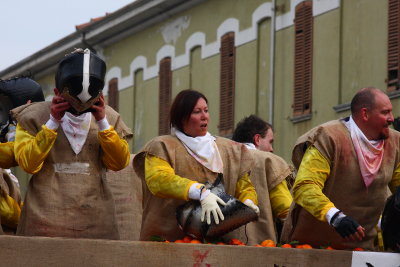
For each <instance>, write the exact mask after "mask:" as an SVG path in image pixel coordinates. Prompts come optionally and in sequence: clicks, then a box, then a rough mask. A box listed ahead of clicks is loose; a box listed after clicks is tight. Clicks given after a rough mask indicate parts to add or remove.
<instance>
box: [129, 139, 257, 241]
mask: <svg viewBox="0 0 400 267" xmlns="http://www.w3.org/2000/svg"><path fill="white" fill-rule="evenodd" d="M216 144H217V146H218V149H219V152H220V154H221V158H222V161H223V164H224V171H223V176H224V185H225V190H226V192H227V193H228V194H230V195H235V187H236V183H237V181H238V179H239V178H241V177H242V176H243V175H244V174H246V173H248V172H249V171H250V169H251V167H252V164H253V159H252V156H251V154H250V152H249V151H248V150H247V148H246V147H245V146H244V145H242V144H239V143H236V142H234V141H231V140H229V139H226V138H222V137H217V139H216ZM146 154H150V155H153V156H156V157H159V158H161V159H163V160H165V161H167V162H168V163H169V164H170V165H171V166H172V168H173V169H174V170H175V174H177V175H179V176H181V177H185V178H188V179H191V180H195V181H198V182H200V183H205V182H207V181H208V182H210V183H213V182H214V181H215V179H216V178H217V173H214V172H211V171H210V170H208V169H207V168H206V167H204V166H203V165H201V164H200V163H198V162H197V161H196V160H195V159H194V158H193V157H192V156H191V155H190V154H189V153H188V152H187V150H186V148H185V147H184V146H183V144H182V143H181V142H180V141H179V139H178V138H176V137H173V136H170V135H166V136H160V137H156V138H154V139H153V140H151V141H150V142H149V143H147V144H146V145H145V147H144V149H143V151H142V152H140V153H138V154H137V155H136V157H135V159H134V168H135V171H136V172H137V173H138V175H139V177H140V178H141V179H142V180H143V218H142V229H141V233H140V240H150V238H151V236H160V237H163V238H166V239H168V240H177V239H181V238H183V237H184V233H183V232H182V230H180V229H179V227H178V224H177V220H176V208H177V207H178V206H179V205H182V204H184V203H185V201H183V200H176V199H166V198H160V197H156V196H154V195H153V194H152V193H151V192H150V191H149V189H148V188H147V185H146V181H145V180H144V158H145V156H146Z"/></svg>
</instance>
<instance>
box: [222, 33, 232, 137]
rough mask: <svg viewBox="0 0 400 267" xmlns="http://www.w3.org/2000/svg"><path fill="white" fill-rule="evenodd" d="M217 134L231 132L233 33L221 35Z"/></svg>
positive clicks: (225, 134)
mask: <svg viewBox="0 0 400 267" xmlns="http://www.w3.org/2000/svg"><path fill="white" fill-rule="evenodd" d="M220 53H221V73H220V110H219V135H221V136H227V135H230V134H232V132H233V127H234V111H235V105H234V104H235V53H236V50H235V33H234V32H229V33H227V34H225V35H223V36H222V37H221V50H220Z"/></svg>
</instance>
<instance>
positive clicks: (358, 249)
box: [353, 248, 364, 251]
mask: <svg viewBox="0 0 400 267" xmlns="http://www.w3.org/2000/svg"><path fill="white" fill-rule="evenodd" d="M353 251H364V249H363V248H354V249H353Z"/></svg>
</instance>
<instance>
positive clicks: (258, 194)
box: [0, 49, 400, 250]
mask: <svg viewBox="0 0 400 267" xmlns="http://www.w3.org/2000/svg"><path fill="white" fill-rule="evenodd" d="M105 73H106V65H105V62H104V61H103V60H102V59H100V58H99V57H98V56H97V55H95V54H93V53H92V52H91V51H90V50H88V49H86V50H82V49H78V50H76V51H74V52H73V53H71V54H68V55H66V56H65V57H64V58H62V59H61V61H60V62H59V64H58V68H57V72H56V75H55V84H56V88H55V89H54V97H53V99H52V101H51V102H44V101H34V102H32V101H28V103H27V104H24V105H20V106H14V107H13V109H12V110H11V118H13V120H15V121H16V122H17V124H16V132H15V141H6V142H4V143H1V144H0V150H1V151H2V152H1V154H0V167H1V168H2V172H1V174H2V176H1V178H0V215H1V217H0V218H1V225H2V227H3V228H2V231H4V232H8V233H12V232H15V233H16V234H17V235H24V236H49V237H53V236H54V237H55V236H57V237H70V238H103V239H121V233H120V229H121V225H120V224H118V222H117V216H116V214H117V210H118V207H117V208H116V204H115V203H116V202H115V199H114V198H115V193H114V194H113V190H112V181H110V179H106V177H107V172H109V171H110V170H111V171H114V172H115V171H120V170H123V169H124V168H126V167H127V166H128V165H129V166H128V168H133V169H134V171H130V172H126V173H129V175H131V178H130V179H131V180H135V181H136V182H133V183H129V185H130V186H132V187H133V186H138V187H141V190H140V192H141V194H142V196H141V197H140V198H139V200H138V201H137V202H139V201H140V202H141V203H136V205H138V206H140V207H141V209H140V210H135V212H136V213H140V214H136V215H137V216H138V217H140V218H141V225H140V227H138V228H139V229H138V231H140V234H139V235H138V236H137V238H138V239H139V240H145V241H147V240H150V239H151V238H152V237H154V236H160V237H162V238H164V239H167V240H176V239H182V238H183V237H184V236H185V235H186V234H187V233H186V232H185V231H184V230H183V229H181V228H179V226H178V224H177V219H176V210H177V208H178V207H179V206H181V205H183V204H185V203H187V202H188V201H195V202H198V203H199V204H200V206H201V222H202V223H203V224H204V225H209V226H210V225H218V224H222V223H224V220H225V219H226V218H225V217H226V216H227V214H224V213H223V210H224V207H225V206H227V205H229V203H227V202H226V201H224V200H223V199H222V198H221V197H220V196H219V195H218V194H216V193H213V192H212V190H210V187H209V186H208V185H210V184H213V183H214V182H215V181H216V179H217V177H223V186H224V189H225V192H226V193H227V194H229V195H231V196H233V197H235V198H236V199H237V200H239V201H240V202H242V203H243V204H244V205H245V206H244V207H247V208H248V209H250V210H251V211H252V212H254V213H255V214H257V217H258V219H257V220H256V221H254V222H250V223H248V224H247V225H246V227H245V228H243V227H242V228H239V229H238V231H235V232H233V233H234V234H237V236H236V237H237V238H239V239H243V236H242V235H243V233H244V234H245V235H246V240H247V241H248V244H258V243H260V242H261V241H262V240H265V239H271V240H273V241H275V242H290V241H298V242H300V243H307V244H311V245H313V246H316V247H317V246H324V245H328V244H329V245H330V246H332V247H334V248H337V249H353V248H355V247H362V248H364V249H367V250H377V231H379V224H380V216H381V214H382V211H383V208H384V206H385V202H386V199H387V197H388V196H389V195H390V193H389V191H388V188H390V190H391V192H392V193H394V194H395V192H396V190H397V188H398V187H399V185H400V167H399V166H400V165H399V162H400V153H399V152H400V151H399V149H400V147H399V146H400V133H398V132H397V131H395V130H392V129H390V125H391V124H392V122H393V114H392V104H391V102H390V100H389V98H388V96H387V95H386V94H385V93H384V92H382V91H381V90H379V89H377V88H363V89H361V90H360V91H358V92H357V93H356V94H355V96H354V97H353V99H352V102H351V115H350V116H349V117H347V118H344V119H339V120H334V121H329V122H327V123H324V124H322V125H319V126H317V127H315V128H313V129H311V130H310V131H308V132H307V133H305V134H304V135H302V136H301V137H299V138H298V140H297V141H296V144H295V146H294V149H293V153H292V161H293V164H294V167H292V166H291V165H290V164H288V163H287V162H286V161H285V160H284V159H282V158H281V157H279V156H278V155H276V154H274V153H273V140H274V134H273V128H272V125H270V124H269V123H267V122H265V121H264V120H262V119H261V118H259V117H257V116H255V115H250V116H248V117H246V118H244V119H242V120H241V121H240V122H239V123H238V124H237V125H236V128H235V130H234V132H233V136H232V139H228V138H224V137H219V136H214V135H212V134H211V133H209V131H208V127H209V119H210V115H209V110H208V100H207V97H206V96H205V95H203V94H202V93H201V92H199V91H196V90H192V89H187V90H183V91H181V92H179V93H178V94H177V95H176V97H175V99H174V101H173V103H172V105H171V109H170V125H171V133H170V134H169V135H164V136H157V137H155V138H153V139H152V140H150V141H149V142H148V143H147V144H146V145H145V146H144V147H143V148H142V150H141V151H139V152H138V153H137V154H136V155H131V154H130V152H129V146H128V141H129V140H130V139H131V138H132V137H133V134H132V131H131V130H130V129H129V128H128V127H127V126H126V125H125V123H124V122H123V120H122V118H121V117H120V115H119V114H118V113H117V112H116V111H114V110H113V109H112V108H110V107H109V106H107V105H106V104H105V100H104V96H103V94H102V89H103V87H104V77H105ZM133 156H134V158H131V157H133ZM16 165H19V166H20V167H21V168H22V169H23V170H24V171H26V172H27V173H30V174H32V177H31V178H30V180H29V184H28V188H27V192H26V196H25V198H24V201H23V202H22V200H21V196H20V194H19V189H18V180H17V179H15V177H14V178H13V177H12V174H10V173H9V172H7V171H5V170H6V169H8V168H10V167H12V166H16ZM128 188H129V187H128ZM398 192H400V190H398ZM130 216H132V217H135V214H130ZM129 218H131V217H129ZM5 229H6V230H5ZM121 231H122V230H121Z"/></svg>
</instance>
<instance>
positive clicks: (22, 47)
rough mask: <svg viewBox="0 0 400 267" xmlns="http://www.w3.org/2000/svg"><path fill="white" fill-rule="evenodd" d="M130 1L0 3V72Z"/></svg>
mask: <svg viewBox="0 0 400 267" xmlns="http://www.w3.org/2000/svg"><path fill="white" fill-rule="evenodd" d="M131 2H134V0H0V11H1V14H0V34H1V37H0V40H1V41H0V70H4V69H5V68H7V67H9V66H11V65H13V64H15V63H17V62H18V61H20V60H22V59H24V58H26V57H28V56H30V55H32V54H33V53H35V52H37V51H39V50H41V49H43V48H45V47H46V46H48V45H50V44H52V43H54V42H56V41H58V40H60V39H61V38H63V37H65V36H67V35H69V34H71V33H73V32H74V31H75V25H79V24H82V23H85V22H88V21H90V19H91V18H96V17H100V16H104V15H105V14H106V12H108V13H110V12H113V11H116V10H118V9H120V8H121V7H124V6H126V5H127V4H129V3H131Z"/></svg>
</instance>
